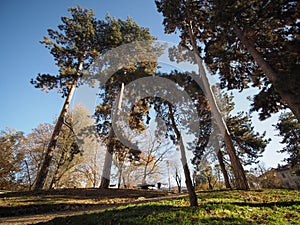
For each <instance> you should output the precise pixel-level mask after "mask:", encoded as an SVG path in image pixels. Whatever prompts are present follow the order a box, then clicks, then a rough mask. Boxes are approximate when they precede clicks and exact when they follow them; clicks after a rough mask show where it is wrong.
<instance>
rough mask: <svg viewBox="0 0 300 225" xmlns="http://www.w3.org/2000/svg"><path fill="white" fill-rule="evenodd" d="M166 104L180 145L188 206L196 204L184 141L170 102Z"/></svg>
mask: <svg viewBox="0 0 300 225" xmlns="http://www.w3.org/2000/svg"><path fill="white" fill-rule="evenodd" d="M168 106H169V116H170V119H171V121H172V128H173V129H174V132H175V134H176V139H177V141H178V142H179V146H180V154H181V164H182V167H183V172H184V176H185V184H186V188H187V190H188V193H189V199H190V206H198V201H197V195H196V192H195V188H194V186H193V182H192V179H191V174H190V170H189V167H188V163H187V159H186V154H185V148H184V143H183V140H182V138H181V134H180V132H179V130H178V128H177V125H176V122H175V119H174V114H173V110H172V106H171V103H168Z"/></svg>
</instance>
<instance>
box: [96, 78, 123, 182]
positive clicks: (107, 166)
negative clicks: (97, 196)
mask: <svg viewBox="0 0 300 225" xmlns="http://www.w3.org/2000/svg"><path fill="white" fill-rule="evenodd" d="M123 94H124V83H122V84H121V90H120V96H119V99H118V105H117V109H115V110H117V113H118V111H119V110H120V109H121V105H122V98H123ZM112 123H113V121H112ZM114 137H115V132H114V128H113V126H112V125H111V127H110V133H109V140H108V141H109V143H108V145H107V151H106V154H105V160H104V166H103V173H102V178H101V183H100V188H109V183H110V174H111V166H112V160H113V154H114V141H113V138H114Z"/></svg>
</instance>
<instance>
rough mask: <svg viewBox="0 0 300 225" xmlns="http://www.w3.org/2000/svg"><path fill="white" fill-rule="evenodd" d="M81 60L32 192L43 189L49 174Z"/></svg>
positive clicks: (81, 63)
mask: <svg viewBox="0 0 300 225" xmlns="http://www.w3.org/2000/svg"><path fill="white" fill-rule="evenodd" d="M83 60H84V57H83V58H82V59H81V60H80V61H79V62H80V63H79V65H78V68H77V72H76V77H75V78H74V80H73V83H72V85H71V87H70V91H69V93H68V95H67V98H66V100H65V103H64V105H63V108H62V110H61V112H60V114H59V117H58V119H57V122H56V124H55V127H54V130H53V133H52V136H51V139H50V141H49V145H48V148H47V151H46V154H45V158H44V160H43V162H42V165H41V166H40V169H39V172H38V174H37V178H36V183H35V187H34V190H41V189H43V188H44V184H45V181H46V178H47V176H48V173H49V167H50V163H51V161H52V158H53V153H54V150H55V148H56V144H57V140H58V137H59V134H60V131H61V128H62V126H63V124H64V121H65V118H66V116H67V113H68V111H69V108H70V103H71V100H72V98H73V95H74V92H75V89H76V85H77V82H78V80H79V76H80V72H81V69H82V67H83V63H84V61H83Z"/></svg>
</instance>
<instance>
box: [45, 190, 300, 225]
mask: <svg viewBox="0 0 300 225" xmlns="http://www.w3.org/2000/svg"><path fill="white" fill-rule="evenodd" d="M198 198H199V201H198V202H199V206H198V207H189V202H188V199H187V198H181V199H173V200H163V201H159V202H150V203H143V204H138V205H134V204H130V205H127V206H122V207H118V208H114V209H109V210H105V211H100V212H97V213H93V214H85V215H80V216H72V217H66V218H56V219H54V220H52V221H49V222H47V223H40V224H47V225H50V224H51V225H56V224H74V225H76V224H78V225H82V224H86V225H96V224H97V225H99V224H107V225H110V224H113V225H118V224H130V225H131V224H141V225H144V224H158V225H166V224H186V225H188V224H191V225H192V224H193V225H194V224H284V225H286V224H300V192H299V191H288V190H260V191H249V192H245V191H211V192H200V193H198Z"/></svg>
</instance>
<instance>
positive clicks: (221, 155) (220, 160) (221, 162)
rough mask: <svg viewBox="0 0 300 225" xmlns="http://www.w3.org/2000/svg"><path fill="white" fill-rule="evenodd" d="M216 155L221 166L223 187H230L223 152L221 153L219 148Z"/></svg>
mask: <svg viewBox="0 0 300 225" xmlns="http://www.w3.org/2000/svg"><path fill="white" fill-rule="evenodd" d="M217 157H218V160H219V164H220V167H221V170H222V174H223V177H224V181H225V187H226V188H231V185H230V182H229V177H228V173H227V170H226V168H225V164H224V159H223V154H222V152H221V150H220V149H219V150H218V152H217Z"/></svg>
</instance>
